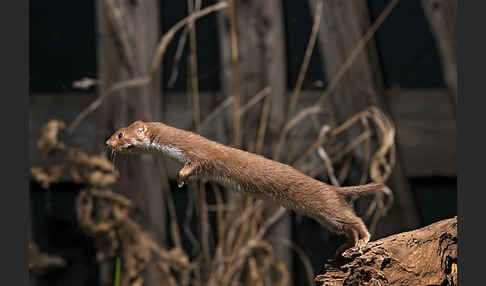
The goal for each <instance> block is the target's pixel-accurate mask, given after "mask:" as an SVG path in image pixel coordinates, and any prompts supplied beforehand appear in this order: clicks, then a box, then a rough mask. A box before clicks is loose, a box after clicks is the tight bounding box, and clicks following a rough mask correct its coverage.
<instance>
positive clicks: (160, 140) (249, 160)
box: [106, 121, 391, 256]
mask: <svg viewBox="0 0 486 286" xmlns="http://www.w3.org/2000/svg"><path fill="white" fill-rule="evenodd" d="M106 144H107V146H108V147H109V148H110V149H112V150H113V151H116V152H121V153H127V154H141V153H153V154H162V155H164V156H166V157H168V158H170V159H173V160H175V161H177V162H179V163H181V164H183V165H184V167H183V168H182V169H181V170H180V171H179V173H178V176H177V183H178V186H179V187H182V186H183V185H184V184H185V183H187V182H189V181H191V180H196V179H206V180H211V181H215V182H217V183H219V184H221V185H223V186H225V187H227V188H231V189H234V190H236V191H240V192H243V193H246V194H250V195H253V196H255V197H257V198H260V199H272V200H274V201H275V202H277V203H279V204H280V205H283V206H284V207H286V208H288V209H291V210H294V211H297V212H300V213H302V214H304V215H307V216H309V217H311V218H313V219H315V220H316V221H317V222H319V223H320V224H321V225H322V226H323V227H325V228H326V229H328V230H329V231H332V232H334V233H338V234H345V235H346V236H347V237H348V241H347V242H346V243H345V244H343V245H342V246H340V247H339V248H338V250H337V251H336V255H338V256H339V255H340V254H341V253H342V252H344V251H345V250H346V249H348V248H352V247H357V248H359V249H361V248H362V247H364V246H365V245H366V244H367V243H368V241H369V240H370V233H369V232H368V229H367V228H366V226H365V224H364V223H363V221H362V219H361V218H359V217H358V216H356V214H355V213H354V211H353V209H352V208H351V207H350V205H349V204H348V203H347V202H346V200H345V198H346V197H350V196H358V195H362V194H374V193H377V192H380V191H382V192H384V193H385V194H388V195H391V191H390V190H389V189H388V188H387V187H386V186H385V185H384V184H381V183H371V184H367V185H359V186H351V187H336V186H332V185H328V184H325V183H323V182H321V181H318V180H316V179H314V178H312V177H310V176H307V175H305V174H303V173H301V172H300V171H298V170H297V169H295V168H293V167H291V166H289V165H286V164H283V163H279V162H276V161H273V160H270V159H267V158H265V157H263V156H260V155H256V154H252V153H249V152H246V151H243V150H239V149H236V148H231V147H228V146H225V145H223V144H220V143H217V142H214V141H211V140H209V139H206V138H204V137H202V136H200V135H197V134H195V133H192V132H189V131H184V130H181V129H177V128H174V127H171V126H168V125H165V124H163V123H160V122H142V121H135V122H133V123H132V124H131V125H129V126H127V127H124V128H120V129H119V130H117V131H116V132H115V133H114V134H113V135H112V136H111V137H110V138H109V139H108V140H107V141H106Z"/></svg>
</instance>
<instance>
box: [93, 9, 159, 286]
mask: <svg viewBox="0 0 486 286" xmlns="http://www.w3.org/2000/svg"><path fill="white" fill-rule="evenodd" d="M97 10H98V35H99V40H98V71H99V79H100V81H101V82H102V83H103V86H102V87H101V89H100V94H99V96H104V94H105V93H106V92H107V90H108V89H109V88H110V86H111V85H113V84H114V83H117V82H120V81H124V80H129V79H133V78H135V77H139V76H143V75H145V74H148V72H149V71H150V66H151V60H152V57H153V55H154V51H155V48H156V45H157V41H158V39H159V37H160V35H159V23H160V20H159V1H156V0H148V1H114V0H99V1H97ZM155 84H157V83H155ZM160 97H161V94H160V93H159V92H158V91H157V89H156V86H155V85H154V84H152V85H148V86H143V87H136V88H130V89H124V90H121V91H119V92H116V93H115V94H113V95H110V96H109V97H108V98H107V99H105V101H104V104H103V106H102V109H101V112H100V114H101V118H100V121H99V122H100V124H99V127H98V130H99V134H98V135H99V136H98V138H99V140H97V143H98V142H99V144H100V147H104V146H103V145H102V144H103V143H104V141H105V140H106V138H107V137H108V135H109V134H110V133H112V132H113V131H114V130H116V129H117V128H119V127H122V126H125V125H127V124H130V123H131V122H133V121H135V120H144V121H145V120H147V121H156V120H159V116H160V114H159V113H160V112H159V109H160V102H159V101H160ZM124 159H126V160H125V162H123V161H124ZM115 160H116V161H115V164H116V165H117V167H119V171H120V180H119V182H118V183H117V185H116V186H115V187H114V190H115V191H117V192H119V193H122V194H123V195H125V196H127V197H129V198H130V199H131V200H133V202H134V204H135V206H136V209H135V211H134V214H135V216H136V217H135V219H136V221H137V222H138V223H140V225H141V226H142V228H143V229H144V230H147V231H148V232H149V233H150V234H151V235H152V236H153V237H154V239H155V240H156V241H157V242H159V243H160V242H163V240H164V229H165V211H164V202H163V199H162V185H161V179H160V173H159V167H158V165H157V162H156V161H155V158H154V157H152V156H149V155H143V156H133V157H130V158H120V157H117V158H116V159H115ZM113 265H114V263H105V264H104V265H102V267H101V271H100V272H101V285H112V284H111V283H112V282H111V281H112V276H113V275H112V272H111V269H112V267H113ZM157 276H158V271H157V270H156V269H155V266H153V268H150V267H149V269H148V271H147V275H146V277H145V283H144V285H160V280H159V279H158V277H157Z"/></svg>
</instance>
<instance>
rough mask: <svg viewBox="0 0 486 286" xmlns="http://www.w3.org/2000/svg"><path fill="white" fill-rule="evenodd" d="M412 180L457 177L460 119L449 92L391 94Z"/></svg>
mask: <svg viewBox="0 0 486 286" xmlns="http://www.w3.org/2000/svg"><path fill="white" fill-rule="evenodd" d="M387 95H388V97H389V98H390V99H391V100H390V110H391V113H392V116H393V118H394V119H395V126H396V129H397V137H396V138H397V143H398V145H399V146H400V150H402V154H403V163H404V167H405V173H406V174H407V176H408V177H426V176H447V177H453V176H456V174H457V168H456V155H457V153H456V119H455V116H454V109H455V107H454V105H453V103H451V101H450V100H449V95H448V90H446V89H430V90H427V89H426V90H418V89H412V90H403V89H390V90H388V91H387Z"/></svg>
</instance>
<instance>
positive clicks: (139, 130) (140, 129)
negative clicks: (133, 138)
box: [137, 123, 147, 139]
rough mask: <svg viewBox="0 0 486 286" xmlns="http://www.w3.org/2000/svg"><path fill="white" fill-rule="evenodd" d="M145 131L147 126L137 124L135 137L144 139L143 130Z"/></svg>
mask: <svg viewBox="0 0 486 286" xmlns="http://www.w3.org/2000/svg"><path fill="white" fill-rule="evenodd" d="M146 131H147V126H145V124H143V123H142V124H139V125H138V126H137V137H138V138H140V139H144V138H145V132H146Z"/></svg>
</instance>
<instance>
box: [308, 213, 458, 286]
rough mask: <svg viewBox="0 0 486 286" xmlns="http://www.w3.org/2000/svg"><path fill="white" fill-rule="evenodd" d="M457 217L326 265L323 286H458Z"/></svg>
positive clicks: (322, 279)
mask: <svg viewBox="0 0 486 286" xmlns="http://www.w3.org/2000/svg"><path fill="white" fill-rule="evenodd" d="M457 240H458V239H457V217H454V218H451V219H446V220H442V221H439V222H436V223H433V224H431V225H429V226H426V227H423V228H420V229H417V230H414V231H409V232H404V233H399V234H396V235H392V236H389V237H386V238H383V239H380V240H377V241H374V242H370V243H369V244H368V245H367V246H366V248H365V249H364V250H363V251H362V254H359V253H358V252H356V251H354V252H353V250H348V251H346V252H345V255H346V256H347V259H348V260H347V261H346V262H344V264H342V265H340V266H337V265H335V264H333V263H332V262H331V263H329V264H327V265H326V269H325V271H324V273H323V274H321V275H318V276H317V277H316V279H315V280H316V281H319V282H322V284H321V285H326V286H327V285H343V286H345V285H382V286H385V285H389V286H392V285H394V286H395V285H396V286H406V285H407V286H408V285H437V286H438V285H441V286H443V285H453V286H455V285H457Z"/></svg>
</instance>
